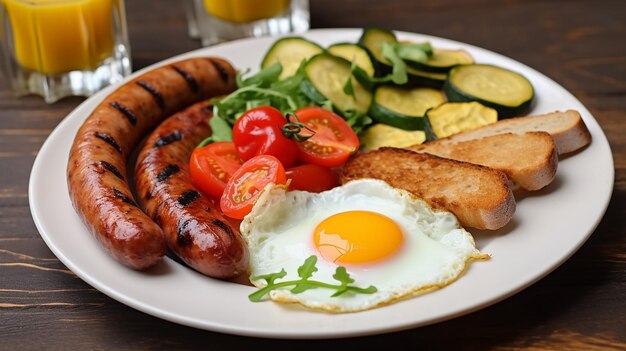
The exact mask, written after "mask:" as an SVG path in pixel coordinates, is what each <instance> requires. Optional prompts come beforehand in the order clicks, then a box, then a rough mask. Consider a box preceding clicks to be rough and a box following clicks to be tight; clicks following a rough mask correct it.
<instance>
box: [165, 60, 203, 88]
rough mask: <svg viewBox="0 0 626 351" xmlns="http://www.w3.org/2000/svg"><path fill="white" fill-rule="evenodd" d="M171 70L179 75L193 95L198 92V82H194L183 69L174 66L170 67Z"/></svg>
mask: <svg viewBox="0 0 626 351" xmlns="http://www.w3.org/2000/svg"><path fill="white" fill-rule="evenodd" d="M172 68H173V69H174V71H176V72H177V73H178V74H180V75H181V76H182V77H183V78H184V79H185V81H187V84H188V85H189V88H190V89H191V91H193V92H194V93H195V94H197V93H198V91H200V87H199V86H198V82H197V81H196V79H195V78H194V77H192V76H191V74H189V72H187V71H185V70H184V69H182V68H180V67H178V66H176V65H172Z"/></svg>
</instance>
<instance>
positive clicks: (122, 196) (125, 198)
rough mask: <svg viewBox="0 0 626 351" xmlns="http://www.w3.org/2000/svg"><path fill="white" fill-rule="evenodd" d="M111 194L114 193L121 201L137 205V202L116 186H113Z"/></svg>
mask: <svg viewBox="0 0 626 351" xmlns="http://www.w3.org/2000/svg"><path fill="white" fill-rule="evenodd" d="M113 194H115V197H117V198H118V199H120V200H122V201H123V202H125V203H127V204H129V205H133V206H135V207H137V204H136V203H135V201H133V199H131V198H130V197H128V195H126V194H124V193H123V192H121V191H119V190H117V189H116V188H113Z"/></svg>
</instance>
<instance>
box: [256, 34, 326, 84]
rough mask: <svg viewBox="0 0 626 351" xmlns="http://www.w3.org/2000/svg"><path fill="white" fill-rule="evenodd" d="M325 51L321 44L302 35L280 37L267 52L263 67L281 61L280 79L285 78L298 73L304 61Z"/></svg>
mask: <svg viewBox="0 0 626 351" xmlns="http://www.w3.org/2000/svg"><path fill="white" fill-rule="evenodd" d="M323 51H324V49H323V48H322V47H321V46H319V45H317V44H316V43H314V42H312V41H309V40H306V39H304V38H302V37H286V38H282V39H278V40H277V41H276V42H274V44H273V45H272V47H270V48H269V50H268V51H267V53H266V54H265V57H264V58H263V61H262V62H261V68H265V67H268V66H271V65H273V64H274V63H276V62H279V63H280V64H281V65H282V66H283V71H282V73H281V74H280V77H279V79H285V78H287V77H290V76H292V75H293V74H294V73H296V71H297V70H298V67H300V64H301V63H302V61H304V60H306V59H308V58H309V57H311V56H313V55H316V54H319V53H320V52H323Z"/></svg>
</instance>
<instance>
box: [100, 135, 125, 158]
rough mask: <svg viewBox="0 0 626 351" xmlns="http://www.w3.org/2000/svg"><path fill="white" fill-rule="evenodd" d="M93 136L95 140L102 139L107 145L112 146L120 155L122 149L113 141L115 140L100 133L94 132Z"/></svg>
mask: <svg viewBox="0 0 626 351" xmlns="http://www.w3.org/2000/svg"><path fill="white" fill-rule="evenodd" d="M94 135H95V136H96V138H98V139H102V140H104V141H106V142H107V144H109V145H111V146H113V147H114V148H115V150H117V151H118V152H119V153H122V148H121V147H120V144H118V143H117V141H115V139H113V137H112V136H110V135H108V134H105V133H100V132H96V133H95V134H94Z"/></svg>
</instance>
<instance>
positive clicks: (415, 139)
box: [361, 123, 426, 150]
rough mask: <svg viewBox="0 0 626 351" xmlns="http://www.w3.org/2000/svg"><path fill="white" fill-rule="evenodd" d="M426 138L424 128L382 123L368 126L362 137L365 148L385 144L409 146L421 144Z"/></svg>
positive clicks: (378, 146)
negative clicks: (408, 127) (413, 128)
mask: <svg viewBox="0 0 626 351" xmlns="http://www.w3.org/2000/svg"><path fill="white" fill-rule="evenodd" d="M424 140H426V134H425V133H424V131H422V130H404V129H400V128H395V127H392V126H388V125H386V124H382V123H378V124H375V125H373V126H371V127H369V128H367V130H365V132H364V133H363V137H362V138H361V142H362V144H363V147H364V148H365V150H376V149H378V148H381V147H383V146H391V147H408V146H411V145H417V144H421V143H423V142H424Z"/></svg>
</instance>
